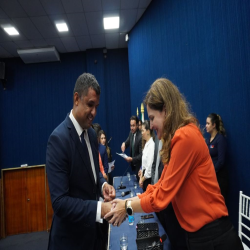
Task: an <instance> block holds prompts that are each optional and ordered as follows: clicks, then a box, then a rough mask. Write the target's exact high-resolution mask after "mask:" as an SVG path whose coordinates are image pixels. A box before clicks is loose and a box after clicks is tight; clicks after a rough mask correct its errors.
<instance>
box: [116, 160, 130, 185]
mask: <svg viewBox="0 0 250 250" xmlns="http://www.w3.org/2000/svg"><path fill="white" fill-rule="evenodd" d="M128 168H129V164H128V167H127V168H126V170H125V172H124V173H123V175H122V178H123V176H124V175H125V173H126V172H127V171H128ZM122 178H121V185H120V186H118V187H117V189H125V188H126V186H123V185H122Z"/></svg>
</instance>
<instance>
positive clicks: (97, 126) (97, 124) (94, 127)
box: [92, 123, 102, 138]
mask: <svg viewBox="0 0 250 250" xmlns="http://www.w3.org/2000/svg"><path fill="white" fill-rule="evenodd" d="M92 127H93V129H94V130H95V132H96V136H97V138H98V135H99V131H100V130H102V128H101V126H100V124H99V123H93V124H92Z"/></svg>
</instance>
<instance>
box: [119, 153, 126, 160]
mask: <svg viewBox="0 0 250 250" xmlns="http://www.w3.org/2000/svg"><path fill="white" fill-rule="evenodd" d="M117 154H118V153H117ZM118 155H120V156H121V157H122V158H124V159H126V158H128V156H127V155H126V154H124V153H121V154H118Z"/></svg>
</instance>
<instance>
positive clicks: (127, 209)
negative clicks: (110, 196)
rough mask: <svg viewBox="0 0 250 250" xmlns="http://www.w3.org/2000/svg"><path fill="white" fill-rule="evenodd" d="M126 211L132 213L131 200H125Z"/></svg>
mask: <svg viewBox="0 0 250 250" xmlns="http://www.w3.org/2000/svg"><path fill="white" fill-rule="evenodd" d="M126 212H127V214H128V215H133V214H134V212H133V208H132V207H131V201H127V202H126Z"/></svg>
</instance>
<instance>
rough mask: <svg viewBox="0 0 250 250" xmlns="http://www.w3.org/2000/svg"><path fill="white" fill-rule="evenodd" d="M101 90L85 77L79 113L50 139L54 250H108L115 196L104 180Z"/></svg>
mask: <svg viewBox="0 0 250 250" xmlns="http://www.w3.org/2000/svg"><path fill="white" fill-rule="evenodd" d="M99 98H100V86H99V84H98V83H97V81H96V79H95V77H94V76H93V75H91V74H87V73H84V74H82V75H81V76H79V78H78V79H77V81H76V84H75V88H74V94H73V109H72V110H71V112H70V114H68V115H67V116H66V119H65V120H64V121H63V122H62V123H61V124H60V125H59V126H58V127H57V128H56V129H55V130H54V131H53V132H52V134H51V135H50V137H49V140H48V145H47V154H46V168H47V174H48V181H49V189H50V195H51V201H52V206H53V210H54V216H53V220H52V225H51V231H50V237H49V244H48V249H49V250H58V249H60V250H68V249H74V250H82V249H93V250H99V249H104V248H105V243H104V242H103V238H102V233H101V230H100V223H102V218H103V217H104V215H105V214H106V213H107V212H108V211H110V209H111V203H110V202H101V201H99V198H100V196H103V197H104V201H110V200H112V199H113V198H114V197H115V190H114V188H113V187H112V186H110V185H109V184H108V183H107V182H105V179H104V178H103V177H102V174H101V173H100V168H99V160H98V144H97V140H96V134H95V131H94V130H93V129H92V128H91V124H92V122H93V120H94V118H95V116H96V110H97V107H98V105H99Z"/></svg>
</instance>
